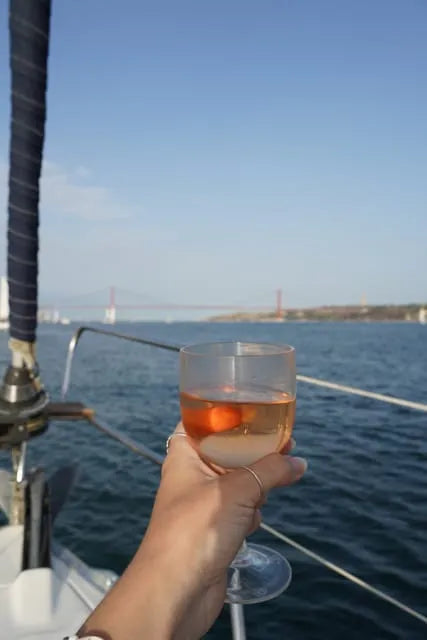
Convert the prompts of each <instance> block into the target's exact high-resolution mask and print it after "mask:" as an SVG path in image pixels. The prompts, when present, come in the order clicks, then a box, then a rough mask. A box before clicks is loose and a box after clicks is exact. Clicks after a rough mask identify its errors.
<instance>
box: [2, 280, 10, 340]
mask: <svg viewBox="0 0 427 640" xmlns="http://www.w3.org/2000/svg"><path fill="white" fill-rule="evenodd" d="M8 328H9V286H8V283H7V278H6V276H2V277H1V278H0V330H5V329H8Z"/></svg>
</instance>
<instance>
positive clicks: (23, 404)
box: [0, 0, 427, 640]
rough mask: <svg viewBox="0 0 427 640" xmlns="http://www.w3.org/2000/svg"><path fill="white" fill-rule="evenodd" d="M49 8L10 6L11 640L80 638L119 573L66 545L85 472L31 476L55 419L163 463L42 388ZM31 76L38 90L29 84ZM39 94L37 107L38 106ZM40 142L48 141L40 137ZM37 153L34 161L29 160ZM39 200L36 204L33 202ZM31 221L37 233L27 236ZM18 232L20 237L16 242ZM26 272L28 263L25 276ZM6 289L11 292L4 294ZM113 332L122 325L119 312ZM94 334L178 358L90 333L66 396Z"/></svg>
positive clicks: (7, 435) (6, 406) (338, 388)
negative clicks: (61, 538) (66, 526)
mask: <svg viewBox="0 0 427 640" xmlns="http://www.w3.org/2000/svg"><path fill="white" fill-rule="evenodd" d="M50 10H51V3H50V0H32V2H28V0H11V2H10V23H9V24H10V38H11V46H10V51H11V67H12V95H13V102H12V116H11V142H10V179H9V199H8V202H9V231H10V232H9V235H8V282H9V290H10V297H9V303H10V308H11V314H10V341H9V347H10V350H11V356H10V364H9V365H8V367H7V369H6V371H5V374H4V377H3V384H2V386H1V388H0V449H2V450H3V451H7V452H8V453H9V454H10V459H11V465H10V467H11V468H10V469H2V470H0V509H1V510H2V512H3V514H4V516H5V523H4V524H3V525H2V526H0V629H1V636H2V638H5V639H6V638H7V640H41V639H43V640H60V639H61V638H63V637H65V636H68V635H72V634H73V633H75V632H76V631H77V629H78V628H79V627H80V625H81V624H82V623H83V622H84V620H85V619H86V617H87V616H88V614H89V613H90V612H91V611H92V610H93V608H94V607H95V606H96V605H97V604H98V603H99V601H100V600H101V599H102V598H103V597H104V595H105V594H106V593H107V592H108V590H109V589H110V588H111V586H112V585H113V584H114V582H115V581H116V580H117V575H116V574H114V572H112V571H110V570H109V569H108V568H105V569H104V568H101V569H99V568H94V567H90V566H88V565H87V564H85V563H84V562H82V561H81V560H80V559H79V558H78V557H77V556H76V555H74V554H73V553H72V552H71V551H70V550H68V549H67V548H65V547H63V546H61V545H60V544H58V542H57V541H56V540H55V537H54V535H53V533H52V532H53V531H54V524H55V521H56V518H57V516H58V514H59V513H60V512H61V509H62V507H63V505H64V504H65V503H66V501H67V499H68V496H69V494H70V491H71V489H72V487H73V485H74V482H75V480H76V476H77V468H76V467H75V465H72V464H70V465H66V466H63V467H61V468H59V469H57V470H56V471H55V472H54V473H51V474H50V475H49V476H47V474H46V473H45V472H44V471H43V470H42V469H41V468H37V467H36V468H35V469H32V470H29V469H27V466H26V454H27V449H28V448H29V447H31V446H32V440H33V439H34V438H35V437H38V438H42V437H43V436H44V434H45V433H46V431H47V430H48V429H49V424H50V423H51V422H54V421H58V422H59V421H67V422H69V421H83V422H85V423H86V425H88V427H91V428H94V429H97V430H98V431H100V432H101V433H102V434H103V435H104V437H106V438H111V439H113V440H115V441H116V442H117V443H120V444H121V445H122V446H124V447H126V448H127V449H129V450H130V451H132V452H133V453H134V454H135V455H138V456H140V457H143V458H146V459H148V460H150V461H151V462H152V463H154V464H157V465H159V464H162V461H163V456H161V455H159V454H158V453H157V452H155V451H153V450H152V449H150V448H149V447H147V446H145V445H144V444H143V443H140V442H135V441H134V440H132V439H131V438H130V437H129V436H127V435H125V434H123V433H121V432H120V431H118V430H116V429H115V428H114V427H112V426H110V425H108V424H106V423H105V422H101V421H100V420H99V419H98V417H97V415H96V412H95V411H94V409H93V408H91V407H88V406H86V405H85V404H83V403H80V402H66V401H65V400H64V399H62V400H60V401H58V402H53V401H52V400H51V399H50V397H49V395H48V392H47V390H46V389H45V388H44V386H43V384H42V377H41V372H40V370H39V367H38V364H37V360H36V331H37V305H38V298H37V290H38V286H37V285H38V269H37V260H38V220H39V203H38V193H39V180H40V171H41V161H42V153H43V139H44V126H45V110H46V104H45V101H46V82H47V55H48V43H49V33H50ZM28 79H30V80H31V82H27V80H28ZM34 91H36V93H37V95H38V98H39V100H38V102H36V101H34V100H33V99H31V98H32V97H33V96H34ZM40 133H41V134H42V135H40ZM25 150H30V151H31V153H24V151H25ZM34 194H37V197H35V196H34ZM23 220H26V221H28V220H31V225H29V231H28V233H27V234H25V235H23V234H21V233H19V229H20V228H22V224H23ZM15 232H16V233H15ZM22 264H25V265H26V268H25V269H21V267H22ZM3 286H4V285H3ZM108 320H109V323H110V324H112V323H113V322H112V321H115V316H114V318H113V317H112V315H111V313H110V314H109V315H108ZM86 334H101V335H103V336H105V337H108V338H109V339H111V340H122V341H129V342H132V343H134V344H140V345H141V346H143V347H146V346H150V347H156V348H158V349H165V350H169V351H172V352H177V351H179V346H177V345H172V344H168V343H164V342H161V341H158V342H156V341H153V340H148V339H145V338H141V337H137V336H132V335H126V334H122V333H119V332H116V331H113V330H111V329H102V328H96V327H91V326H81V327H78V328H77V329H76V331H75V332H74V334H73V336H72V337H71V340H70V343H69V348H68V356H67V362H66V367H65V374H64V380H63V387H62V388H63V397H65V394H66V392H67V391H68V387H69V385H70V380H71V372H72V362H73V357H74V354H75V352H76V350H77V348H78V347H79V345H80V344H81V343H80V340H81V338H82V336H83V335H86ZM298 380H299V382H300V383H302V384H312V385H317V386H321V387H324V388H327V389H329V391H331V390H332V391H334V392H337V393H338V392H344V393H350V394H353V395H357V396H360V397H364V398H370V399H371V400H373V399H374V400H377V401H381V402H388V403H391V404H396V405H399V406H403V407H406V409H411V410H414V411H422V412H425V413H427V405H426V404H423V403H416V402H410V401H407V400H403V399H400V398H392V397H390V396H385V395H381V394H376V393H373V392H370V391H364V390H363V389H355V388H352V387H345V386H343V385H340V384H338V383H332V382H328V381H324V380H318V379H316V378H308V377H306V376H301V375H299V376H298ZM261 526H262V528H263V530H264V531H265V532H267V533H269V534H270V535H273V536H275V538H276V539H277V540H278V541H282V542H284V543H286V544H288V545H290V546H292V547H293V548H294V549H296V550H297V551H298V552H299V553H302V554H304V555H305V556H307V557H308V558H310V559H311V560H312V561H315V562H318V563H321V564H322V565H323V566H324V567H326V568H327V569H328V570H330V571H333V572H335V573H336V574H338V575H340V576H341V577H342V578H343V579H346V580H349V581H351V582H352V583H353V584H355V585H357V586H358V587H359V588H361V589H364V590H365V591H366V592H369V593H370V594H371V595H374V596H376V597H377V598H381V599H382V600H383V601H385V602H387V603H388V604H389V605H390V606H392V607H395V608H398V609H399V610H400V611H403V612H405V613H406V614H407V615H410V616H412V617H413V618H416V619H417V620H418V621H419V622H420V624H424V625H427V616H424V615H423V614H422V613H420V612H419V611H416V610H415V609H413V608H411V607H409V606H407V605H406V604H404V603H402V602H400V601H399V600H397V599H396V598H394V597H392V596H390V595H388V594H387V593H385V592H384V591H382V590H380V589H378V588H376V587H373V586H372V585H370V584H368V583H367V582H365V581H363V580H361V579H360V578H359V577H357V576H355V575H353V574H351V573H350V572H348V571H346V570H345V569H344V568H342V567H340V566H338V565H336V564H334V563H333V562H331V561H330V560H328V559H326V558H324V557H322V556H320V555H319V554H317V553H315V552H313V551H311V550H310V549H309V548H308V547H306V546H304V545H302V544H300V543H298V542H297V541H295V540H293V539H292V538H290V537H288V536H286V535H285V534H284V533H282V532H280V531H278V530H277V529H275V528H274V527H271V526H270V525H268V524H267V523H265V522H264V523H262V525H261ZM230 616H231V628H230V633H231V635H232V637H233V638H234V640H245V638H246V632H245V623H244V610H243V607H242V606H241V605H238V604H231V605H230Z"/></svg>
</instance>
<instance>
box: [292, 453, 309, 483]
mask: <svg viewBox="0 0 427 640" xmlns="http://www.w3.org/2000/svg"><path fill="white" fill-rule="evenodd" d="M289 462H290V463H291V466H292V468H293V471H294V474H295V476H296V477H297V478H299V477H300V476H302V475H303V474H304V473H305V472H306V470H307V467H308V464H307V460H306V459H305V458H297V457H296V456H291V457H290V458H289Z"/></svg>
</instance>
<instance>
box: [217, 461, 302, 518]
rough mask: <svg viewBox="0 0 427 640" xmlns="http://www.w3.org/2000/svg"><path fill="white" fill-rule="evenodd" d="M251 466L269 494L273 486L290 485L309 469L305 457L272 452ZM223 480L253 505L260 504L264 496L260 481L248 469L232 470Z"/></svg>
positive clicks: (265, 491)
mask: <svg viewBox="0 0 427 640" xmlns="http://www.w3.org/2000/svg"><path fill="white" fill-rule="evenodd" d="M249 468H250V469H252V471H254V472H255V473H256V475H257V476H258V478H259V480H260V481H261V484H262V486H263V489H264V491H263V493H264V494H267V493H268V491H270V489H273V487H280V486H288V485H291V484H294V482H297V481H298V480H299V479H300V478H301V477H302V476H303V475H304V473H305V471H306V469H307V461H306V460H305V459H304V458H296V457H294V456H282V455H280V454H279V453H272V454H270V455H268V456H266V457H265V458H261V460H258V461H257V462H254V463H253V464H251V465H250V467H249ZM223 480H224V481H225V482H226V481H228V483H229V487H230V492H233V493H234V492H235V494H234V495H240V496H241V497H243V496H244V497H245V498H247V499H248V500H249V501H250V502H251V503H252V504H253V506H256V505H257V504H259V502H260V499H262V498H263V497H264V496H263V495H261V487H260V486H259V485H258V482H257V481H256V479H255V478H254V476H253V475H252V474H251V473H250V472H249V471H248V470H247V469H244V468H240V469H236V470H235V471H231V472H230V473H228V474H226V475H225V476H223Z"/></svg>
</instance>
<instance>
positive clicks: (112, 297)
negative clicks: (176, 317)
mask: <svg viewBox="0 0 427 640" xmlns="http://www.w3.org/2000/svg"><path fill="white" fill-rule="evenodd" d="M99 293H104V295H105V294H106V290H104V291H103V292H95V293H94V294H88V295H87V296H83V297H84V298H87V297H89V298H90V300H89V302H83V301H77V300H76V298H77V296H76V297H74V300H75V302H73V301H72V300H70V301H64V302H61V303H57V304H45V305H43V304H42V305H40V316H41V319H42V320H43V319H47V318H49V319H52V318H53V317H54V316H55V314H56V315H57V316H59V311H66V310H69V311H71V310H73V311H78V310H82V311H83V310H86V311H90V310H100V311H104V312H105V319H104V320H105V322H107V323H110V324H114V323H115V321H116V319H117V315H118V312H119V311H121V310H126V311H136V310H145V311H147V310H162V311H185V310H188V311H229V312H232V311H248V312H250V311H254V312H256V311H260V312H261V311H264V312H272V313H275V315H276V317H277V318H282V317H283V306H282V290H281V289H278V290H277V291H276V297H275V300H274V303H273V304H272V305H271V306H270V305H254V304H234V305H233V304H180V303H169V302H159V301H154V300H153V301H144V302H141V303H135V302H127V301H126V300H123V301H120V302H118V299H120V298H125V297H128V298H129V296H131V297H133V298H135V297H139V298H141V297H142V296H141V294H136V293H134V292H130V291H125V290H123V289H116V287H113V286H112V287H110V288H109V299H108V300H106V301H105V302H104V303H103V302H95V301H94V299H93V298H95V297H96V294H99ZM81 297H82V296H80V298H81Z"/></svg>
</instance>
